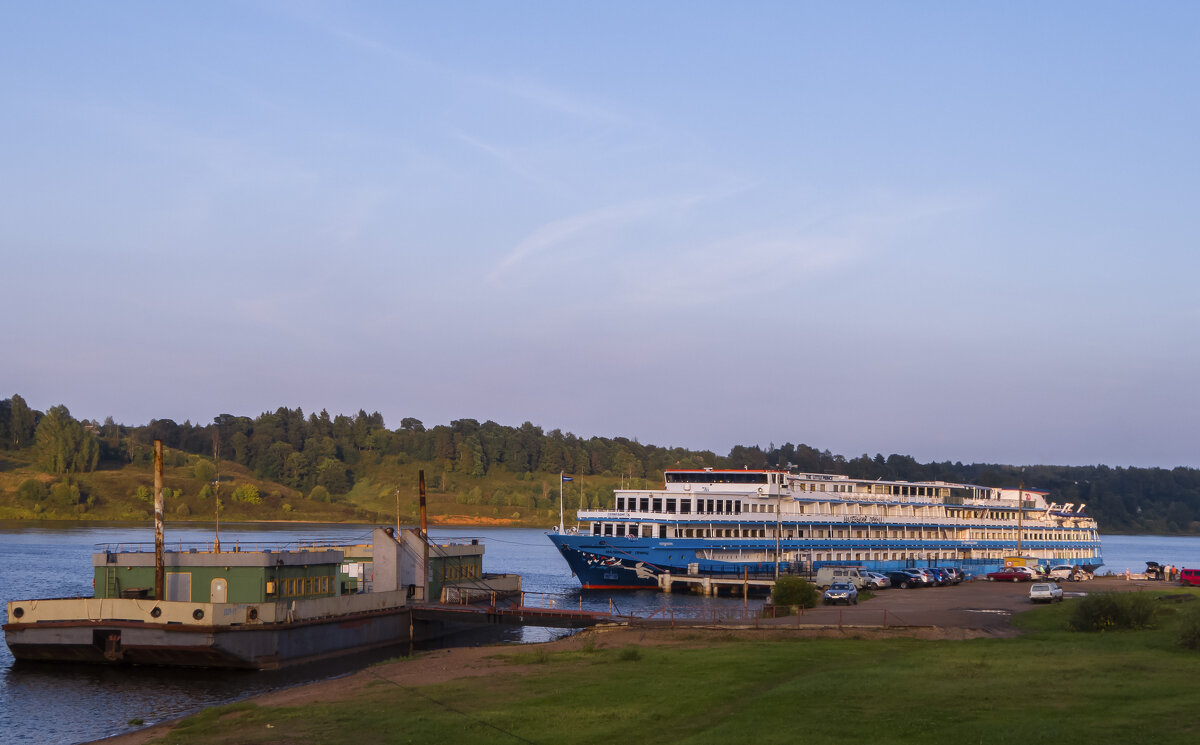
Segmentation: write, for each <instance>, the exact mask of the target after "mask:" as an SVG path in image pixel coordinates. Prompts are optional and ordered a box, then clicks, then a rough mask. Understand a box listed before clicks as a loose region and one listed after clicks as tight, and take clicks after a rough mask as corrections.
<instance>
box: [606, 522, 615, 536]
mask: <svg viewBox="0 0 1200 745" xmlns="http://www.w3.org/2000/svg"><path fill="white" fill-rule="evenodd" d="M612 534H613V526H612V523H605V524H604V535H612Z"/></svg>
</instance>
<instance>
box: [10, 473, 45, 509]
mask: <svg viewBox="0 0 1200 745" xmlns="http://www.w3.org/2000/svg"><path fill="white" fill-rule="evenodd" d="M46 491H47V490H46V485H45V484H43V483H42V482H40V481H38V480H37V479H25V480H24V481H22V482H21V485H20V486H18V487H17V496H18V497H20V498H21V499H24V500H27V501H29V502H35V503H36V502H40V501H42V500H43V499H45V498H46Z"/></svg>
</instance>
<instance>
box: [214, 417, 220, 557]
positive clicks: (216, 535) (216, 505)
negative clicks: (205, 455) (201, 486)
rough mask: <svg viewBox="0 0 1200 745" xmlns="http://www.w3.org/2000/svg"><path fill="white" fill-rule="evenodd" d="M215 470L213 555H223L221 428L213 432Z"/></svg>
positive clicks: (218, 426) (218, 427)
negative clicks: (215, 522)
mask: <svg viewBox="0 0 1200 745" xmlns="http://www.w3.org/2000/svg"><path fill="white" fill-rule="evenodd" d="M213 468H214V469H215V470H216V472H217V475H216V476H215V477H214V478H213V505H214V506H213V512H214V514H215V515H216V521H217V524H216V528H215V529H214V530H213V553H215V554H219V553H221V427H220V425H217V428H216V429H215V430H214V431H213Z"/></svg>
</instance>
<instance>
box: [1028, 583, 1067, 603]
mask: <svg viewBox="0 0 1200 745" xmlns="http://www.w3.org/2000/svg"><path fill="white" fill-rule="evenodd" d="M1029 599H1030V600H1032V601H1033V602H1035V603H1053V602H1061V601H1062V599H1063V591H1062V588H1061V587H1059V586H1058V585H1056V584H1054V583H1053V582H1035V583H1034V584H1032V585H1030V586H1029Z"/></svg>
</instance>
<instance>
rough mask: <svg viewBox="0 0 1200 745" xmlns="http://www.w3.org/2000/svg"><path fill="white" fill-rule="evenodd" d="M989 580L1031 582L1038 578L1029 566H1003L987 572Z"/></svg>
mask: <svg viewBox="0 0 1200 745" xmlns="http://www.w3.org/2000/svg"><path fill="white" fill-rule="evenodd" d="M987 578H988V581H989V582H1032V581H1034V580H1035V579H1037V578H1038V574H1037V572H1035V571H1033V570H1032V569H1030V568H1029V567H1004V568H1003V569H1001V570H999V571H996V572H988V573H987Z"/></svg>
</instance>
